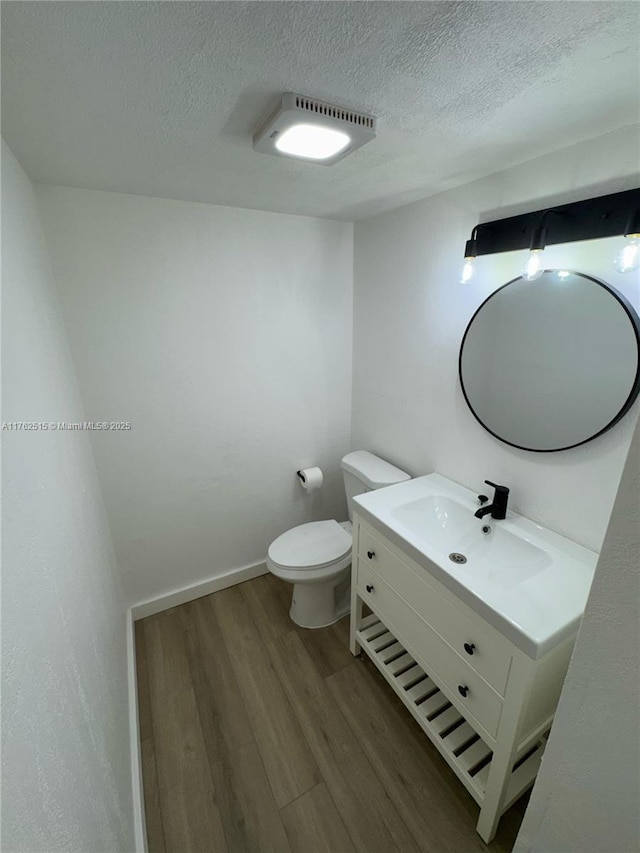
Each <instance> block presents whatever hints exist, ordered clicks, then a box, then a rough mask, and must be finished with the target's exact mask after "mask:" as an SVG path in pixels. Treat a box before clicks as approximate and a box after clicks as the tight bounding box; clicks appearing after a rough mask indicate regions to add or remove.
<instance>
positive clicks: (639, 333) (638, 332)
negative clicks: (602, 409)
mask: <svg viewBox="0 0 640 853" xmlns="http://www.w3.org/2000/svg"><path fill="white" fill-rule="evenodd" d="M547 272H550V273H553V272H557V270H547V269H545V270H544V271H543V274H544V273H547ZM567 272H569V273H571V275H578V276H581V277H582V278H588V279H589V280H590V281H593V282H594V283H595V284H598V285H600V287H602V288H604V290H606V291H607V292H608V293H609V294H610V295H611V296H613V298H614V299H616V300H617V301H618V302H619V304H620V305H621V306H622V308H623V310H624V312H625V313H626V315H627V317H628V318H629V322H630V323H631V328H632V329H633V331H634V334H635V338H636V348H637V353H638V361H637V365H636V375H635V379H634V382H633V385H632V387H631V391H630V392H629V395H628V397H627V399H626V400H625V402H624V403H623V405H622V407H621V408H620V410H619V411H618V412H617V414H616V415H615V416H614V417H613V418H612V419H611V420H610V421H609V423H608V424H607V425H606V426H604V427H603V428H602V429H600V430H598V432H596V433H594V434H593V435H591V436H589V438H585V439H584V440H583V441H578V442H576V443H575V444H568V445H567V446H566V447H552V448H549V449H539V448H534V447H523V446H522V445H520V444H515V443H514V442H512V441H507V439H506V438H502V437H501V436H499V435H498V434H497V433H496V432H494V431H493V430H492V429H489V427H488V426H487V425H486V424H485V423H484V422H483V421H482V419H481V418H480V417H479V416H478V415H477V413H476V411H475V409H474V408H473V406H472V405H471V402H470V400H469V397H468V396H467V391H466V389H465V387H464V381H463V379H462V353H463V350H464V342H465V340H466V339H467V334H468V332H469V329H470V328H471V325H472V323H473V321H474V320H475V318H476V316H477V315H478V314H479V313H480V311H482V309H483V307H484V306H485V305H486V304H487V302H489V300H491V299H493V297H494V296H496V294H498V293H500V291H501V290H504V288H505V287H509V285H510V284H515V283H516V282H517V281H523V280H524V278H523V276H521V275H519V276H518V277H517V278H512V279H511V281H508V282H507V283H506V284H503V285H501V286H500V287H499V288H498V289H497V290H494V291H493V293H491V294H490V295H489V296H488V297H487V298H486V299H485V300H484V301H483V302H482V304H481V305H480V306H479V307H478V308H477V309H476V311H474V314H473V316H472V317H471V319H470V320H469V322H468V323H467V328H466V329H465V332H464V335H463V336H462V341H461V343H460V352H459V355H458V378H459V379H460V387H461V388H462V394H463V395H464V399H465V402H466V404H467V406H468V407H469V411H470V412H471V414H472V415H473V416H474V418H475V419H476V420H477V421H478V423H479V424H480V425H481V426H482V428H483V429H485V430H486V431H487V432H488V433H490V434H491V435H492V436H493V437H494V438H497V439H498V441H501V442H503V444H508V445H509V446H510V447H515V448H517V449H518V450H527V451H529V452H530V453H559V452H560V451H561V450H571V449H572V448H574V447H580V445H582V444H587V443H588V442H590V441H593V439H594V438H598V436H600V435H603V434H604V433H605V432H607V431H608V430H610V429H611V428H612V427H613V426H615V425H616V424H617V423H618V421H619V420H621V419H622V418H623V417H624V416H625V415H626V414H627V412H628V411H629V409H630V408H631V406H633V404H634V402H635V400H636V398H637V396H638V394H639V393H640V317H639V316H638V314H637V313H636V310H635V308H634V307H633V305H631V303H630V302H629V301H628V299H626V297H624V296H623V295H622V294H621V293H620V292H619V291H617V290H616V289H615V288H614V287H612V286H611V285H610V284H607V283H606V282H604V281H601V280H600V279H599V278H595V276H592V275H587V274H586V273H583V272H577V271H575V270H567ZM531 285H532V287H535V282H531Z"/></svg>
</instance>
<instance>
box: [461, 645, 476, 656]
mask: <svg viewBox="0 0 640 853" xmlns="http://www.w3.org/2000/svg"><path fill="white" fill-rule="evenodd" d="M464 650H465V652H466V653H467V654H468V655H472V654H473V653H474V651H475V650H476V644H475V643H465V644H464Z"/></svg>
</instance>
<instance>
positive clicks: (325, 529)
mask: <svg viewBox="0 0 640 853" xmlns="http://www.w3.org/2000/svg"><path fill="white" fill-rule="evenodd" d="M350 527H351V525H350V524H348V523H345V524H344V525H342V524H339V523H338V522H337V521H335V520H331V521H311V522H309V523H308V524H300V525H298V526H297V527H293V528H292V529H291V530H287V531H286V533H283V534H282V535H281V536H278V538H277V539H275V540H274V541H273V542H272V543H271V545H270V546H269V550H268V552H267V557H268V563H271V564H272V565H273V566H274V567H277V568H280V569H285V570H291V569H297V570H298V571H300V572H307V571H312V570H314V569H325V568H329V567H331V568H332V569H335V570H336V571H337V570H339V569H343V568H346V567H347V566H348V565H349V563H350V562H351V544H352V537H351V533H350V531H349V528H350Z"/></svg>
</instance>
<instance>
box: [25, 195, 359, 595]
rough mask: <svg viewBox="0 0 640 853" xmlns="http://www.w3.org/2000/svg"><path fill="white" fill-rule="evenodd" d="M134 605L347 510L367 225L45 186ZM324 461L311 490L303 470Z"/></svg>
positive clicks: (43, 206) (74, 342)
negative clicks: (359, 238) (360, 250)
mask: <svg viewBox="0 0 640 853" xmlns="http://www.w3.org/2000/svg"><path fill="white" fill-rule="evenodd" d="M38 197H39V203H40V210H41V212H42V216H43V223H44V229H45V233H46V235H47V238H48V241H49V245H50V248H51V254H52V260H53V267H54V271H55V274H56V278H57V280H58V281H59V287H60V292H61V300H62V305H63V311H64V317H65V322H66V325H67V329H68V334H69V340H70V344H71V350H72V353H73V356H74V361H75V364H76V369H77V372H78V379H79V383H80V388H81V392H82V397H83V402H84V406H85V410H86V413H87V417H88V418H89V419H92V420H106V421H111V420H119V421H131V423H132V429H131V431H130V432H119V433H115V432H114V433H99V434H98V433H94V434H93V435H92V440H93V449H94V454H95V458H96V464H97V467H98V472H99V475H100V480H101V483H102V487H103V490H104V498H105V503H106V506H107V512H108V515H109V520H110V524H111V530H112V534H113V537H114V541H115V545H116V552H117V558H118V563H119V565H120V568H121V570H122V571H123V577H124V582H125V589H126V594H127V596H128V599H129V601H131V602H138V601H140V600H143V599H147V598H152V597H154V596H157V595H160V594H162V593H164V592H167V591H169V590H171V589H174V588H179V587H182V586H185V585H187V584H191V583H196V582H198V581H202V580H204V579H207V578H210V577H212V576H214V575H217V574H221V573H224V572H227V571H229V570H233V569H236V568H239V567H243V566H248V565H251V564H255V563H259V562H262V561H263V560H264V559H265V556H266V550H267V547H268V545H269V543H270V542H271V540H272V539H273V538H274V537H275V536H277V535H278V534H280V533H281V532H283V531H284V530H286V529H288V528H289V527H291V526H293V525H295V524H300V523H302V522H304V521H308V520H311V519H318V518H331V517H340V518H345V517H346V505H345V500H344V496H343V488H342V479H341V475H340V468H339V460H340V458H341V456H342V455H343V454H344V453H345V452H346V451H347V450H348V449H349V440H350V406H351V402H350V393H351V343H352V336H351V328H352V257H353V256H352V251H353V241H352V235H353V227H352V226H351V225H350V224H347V223H344V222H332V221H327V220H317V219H310V218H303V217H296V216H285V215H281V214H273V213H264V212H259V211H252V210H239V209H234V208H225V207H216V206H212V205H205V204H191V203H185V202H176V201H166V200H162V199H153V198H141V197H137V196H128V195H121V194H114V193H104V192H92V191H85V190H75V189H65V188H60V187H40V188H39V190H38ZM309 465H320V466H321V467H322V468H323V469H324V472H325V475H326V485H325V487H324V488H323V490H322V492H319V493H316V494H315V496H313V497H312V496H311V495H307V494H305V493H304V492H303V491H302V489H301V488H300V486H299V485H298V482H297V479H296V476H295V472H296V470H297V469H298V468H300V467H307V466H309Z"/></svg>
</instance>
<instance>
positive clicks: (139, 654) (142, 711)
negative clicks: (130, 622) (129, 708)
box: [133, 622, 153, 743]
mask: <svg viewBox="0 0 640 853" xmlns="http://www.w3.org/2000/svg"><path fill="white" fill-rule="evenodd" d="M133 629H134V637H135V644H136V682H137V686H138V725H139V727H140V743H142V742H143V741H145V740H148V739H149V738H152V737H153V722H152V719H151V697H150V696H149V672H148V669H147V653H146V646H145V641H144V629H143V628H142V625H141V624H140V623H139V622H138V623H135V624H134V626H133Z"/></svg>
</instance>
